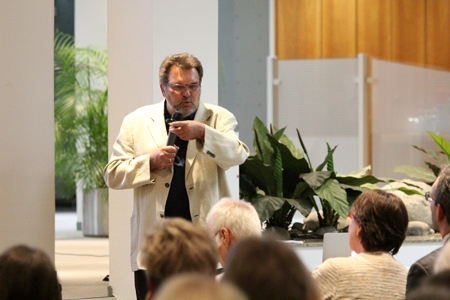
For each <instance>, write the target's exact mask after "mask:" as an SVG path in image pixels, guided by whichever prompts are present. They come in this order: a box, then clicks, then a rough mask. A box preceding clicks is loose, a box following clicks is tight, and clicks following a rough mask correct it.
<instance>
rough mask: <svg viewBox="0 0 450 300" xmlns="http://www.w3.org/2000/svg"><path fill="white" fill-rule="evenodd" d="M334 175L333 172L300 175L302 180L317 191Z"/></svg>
mask: <svg viewBox="0 0 450 300" xmlns="http://www.w3.org/2000/svg"><path fill="white" fill-rule="evenodd" d="M332 175H333V172H331V171H316V172H311V173H305V174H300V178H302V179H303V180H304V181H305V182H306V183H307V184H308V185H309V186H310V187H311V188H312V189H313V190H316V189H317V188H319V187H320V186H321V185H322V184H323V183H324V182H325V181H326V180H327V179H328V178H330V177H331V176H332Z"/></svg>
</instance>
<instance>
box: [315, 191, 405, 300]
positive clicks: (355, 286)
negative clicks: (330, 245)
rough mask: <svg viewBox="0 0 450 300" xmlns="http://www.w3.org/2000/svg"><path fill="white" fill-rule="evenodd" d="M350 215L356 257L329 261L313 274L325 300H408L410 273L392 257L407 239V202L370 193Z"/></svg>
mask: <svg viewBox="0 0 450 300" xmlns="http://www.w3.org/2000/svg"><path fill="white" fill-rule="evenodd" d="M351 215H352V221H351V223H350V226H349V229H348V232H349V245H350V248H351V249H352V250H353V251H354V252H356V255H355V256H350V257H336V258H330V259H327V260H326V261H325V262H324V263H322V264H321V265H320V266H318V267H317V268H316V269H315V270H314V271H313V273H312V275H313V277H314V278H315V279H316V282H317V284H318V286H319V289H320V291H321V293H322V296H323V298H322V299H342V298H345V299H405V284H406V275H407V272H408V271H407V269H406V267H404V266H403V265H402V264H400V263H399V262H397V261H396V260H395V259H394V258H393V257H392V256H393V255H394V254H396V253H397V252H398V250H399V249H400V246H401V245H402V243H403V241H404V240H405V237H406V229H407V228H408V213H407V210H406V207H405V205H404V203H403V202H402V200H401V199H400V198H399V197H397V196H395V195H394V194H390V193H386V192H384V191H381V190H368V191H365V192H363V193H362V194H361V195H360V196H359V197H358V198H357V199H356V201H355V202H354V204H353V205H352V208H351Z"/></svg>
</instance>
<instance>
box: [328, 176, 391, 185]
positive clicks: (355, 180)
mask: <svg viewBox="0 0 450 300" xmlns="http://www.w3.org/2000/svg"><path fill="white" fill-rule="evenodd" d="M336 180H337V181H338V182H339V183H340V184H346V185H349V186H361V185H364V184H366V183H372V184H376V183H380V182H385V181H384V180H381V179H379V178H377V177H374V176H372V175H367V176H364V177H352V176H345V177H344V176H341V175H336Z"/></svg>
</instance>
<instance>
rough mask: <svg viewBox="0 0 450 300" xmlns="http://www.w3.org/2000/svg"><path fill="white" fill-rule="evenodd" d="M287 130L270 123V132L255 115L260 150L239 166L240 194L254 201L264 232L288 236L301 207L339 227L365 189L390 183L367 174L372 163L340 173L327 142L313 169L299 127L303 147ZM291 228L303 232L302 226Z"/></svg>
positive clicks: (327, 224)
mask: <svg viewBox="0 0 450 300" xmlns="http://www.w3.org/2000/svg"><path fill="white" fill-rule="evenodd" d="M284 129H285V128H283V129H281V130H279V129H277V128H275V127H274V126H270V132H269V130H268V129H267V128H266V126H265V125H264V124H263V123H262V122H261V120H260V119H258V118H255V121H254V124H253V132H254V148H255V151H256V153H255V154H253V155H251V156H249V157H248V159H247V160H246V161H245V162H244V163H243V164H242V165H241V166H240V176H239V188H240V197H241V198H243V199H245V200H247V201H249V202H251V203H252V204H253V205H254V207H255V208H256V210H257V212H258V214H259V217H260V219H261V221H262V222H263V224H264V225H265V227H266V230H271V231H275V232H276V233H277V234H278V235H279V236H282V237H283V238H285V239H289V238H291V237H292V236H291V235H292V230H290V229H291V228H290V227H291V226H290V225H291V222H292V217H293V215H294V213H295V212H296V211H297V210H298V211H299V212H300V213H301V214H302V215H303V216H305V217H306V216H308V215H309V213H310V212H311V210H312V208H314V209H315V210H316V212H317V213H318V219H319V224H320V227H321V228H324V227H330V226H331V227H335V228H336V226H337V222H338V219H339V217H344V218H347V216H348V214H349V207H350V205H351V204H352V203H353V201H354V200H355V199H356V197H357V196H358V195H359V194H361V193H362V191H363V190H364V188H375V187H376V184H377V183H381V182H386V181H388V180H386V179H378V178H375V177H374V176H371V175H367V171H368V170H370V167H366V168H363V169H362V170H359V171H356V172H352V173H351V174H348V175H341V174H338V173H337V172H336V171H335V170H334V166H333V153H334V151H335V150H336V147H334V148H331V147H330V146H329V145H327V146H328V155H327V156H326V157H325V159H324V161H323V163H322V164H320V165H319V166H318V167H317V168H315V169H314V168H313V167H312V165H311V162H310V160H309V158H308V152H307V151H306V148H305V146H304V144H303V141H302V139H301V136H300V133H299V131H298V130H297V134H298V138H299V141H300V144H301V146H302V148H303V151H302V150H300V149H298V148H297V147H295V145H294V144H293V143H292V141H291V140H289V138H288V137H287V136H286V135H284ZM324 168H326V169H325V170H324ZM316 200H317V201H318V203H320V205H321V207H322V209H320V208H319V206H318V205H317V202H316ZM293 227H294V228H296V229H297V230H300V231H302V230H303V231H304V230H305V228H304V226H303V224H294V226H293Z"/></svg>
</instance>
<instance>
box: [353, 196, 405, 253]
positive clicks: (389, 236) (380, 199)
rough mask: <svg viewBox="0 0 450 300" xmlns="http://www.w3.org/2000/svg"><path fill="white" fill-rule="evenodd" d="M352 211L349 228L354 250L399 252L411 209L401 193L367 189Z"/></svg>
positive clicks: (354, 204)
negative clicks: (398, 194)
mask: <svg viewBox="0 0 450 300" xmlns="http://www.w3.org/2000/svg"><path fill="white" fill-rule="evenodd" d="M351 215H352V222H351V223H350V227H349V230H348V231H349V239H350V241H349V242H350V248H351V249H352V250H354V251H356V252H357V253H359V252H376V251H384V252H389V253H391V254H392V255H394V254H396V253H397V252H398V250H399V249H400V246H401V245H402V243H403V241H404V240H405V237H406V230H407V228H408V212H407V210H406V207H405V204H404V203H403V201H402V200H401V199H400V198H399V197H397V196H396V195H394V194H391V193H387V192H384V191H382V190H367V191H365V192H363V193H362V194H361V195H359V197H358V198H357V199H356V201H355V202H354V203H353V205H352V208H351Z"/></svg>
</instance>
